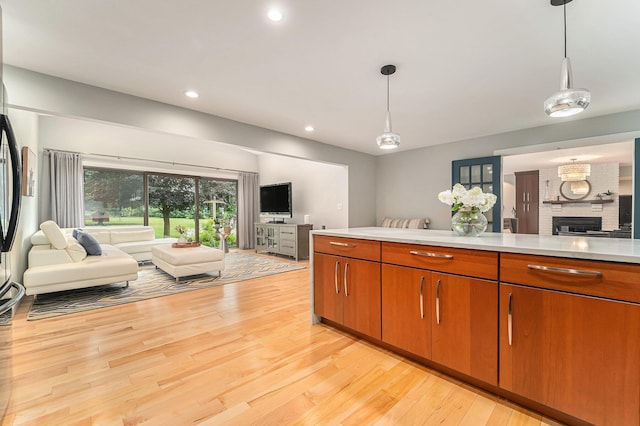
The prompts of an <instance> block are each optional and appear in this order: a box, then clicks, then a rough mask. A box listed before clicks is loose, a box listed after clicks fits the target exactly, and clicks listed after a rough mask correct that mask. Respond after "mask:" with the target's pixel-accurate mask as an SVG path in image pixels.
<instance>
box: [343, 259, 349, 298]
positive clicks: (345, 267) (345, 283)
mask: <svg viewBox="0 0 640 426" xmlns="http://www.w3.org/2000/svg"><path fill="white" fill-rule="evenodd" d="M348 270H349V262H347V263H345V264H344V295H345V296H348V295H349V288H348V287H347V271H348Z"/></svg>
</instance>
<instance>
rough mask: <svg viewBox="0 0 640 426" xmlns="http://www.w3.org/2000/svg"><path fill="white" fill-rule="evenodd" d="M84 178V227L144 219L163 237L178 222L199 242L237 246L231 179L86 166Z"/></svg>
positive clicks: (138, 222) (235, 204) (235, 192)
mask: <svg viewBox="0 0 640 426" xmlns="http://www.w3.org/2000/svg"><path fill="white" fill-rule="evenodd" d="M84 178H85V196H84V199H85V226H94V225H143V224H146V225H149V226H151V227H153V229H154V231H155V235H156V238H162V237H165V236H170V237H179V236H180V234H179V233H178V231H177V230H176V226H178V225H182V226H184V227H185V228H186V230H187V232H186V235H185V237H187V238H193V240H195V241H200V243H202V244H203V245H207V246H211V247H220V245H221V244H220V239H221V238H226V239H227V245H228V246H230V247H234V246H237V238H236V235H237V230H236V226H237V223H238V217H237V214H238V213H237V212H238V201H237V200H238V182H237V181H236V180H228V179H215V178H208V177H199V176H184V175H171V174H160V173H152V172H135V171H126V170H113V169H98V168H90V167H85V169H84ZM145 188H146V189H145Z"/></svg>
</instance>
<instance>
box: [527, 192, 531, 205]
mask: <svg viewBox="0 0 640 426" xmlns="http://www.w3.org/2000/svg"><path fill="white" fill-rule="evenodd" d="M529 201H531V193H530V192H527V203H528V202H529Z"/></svg>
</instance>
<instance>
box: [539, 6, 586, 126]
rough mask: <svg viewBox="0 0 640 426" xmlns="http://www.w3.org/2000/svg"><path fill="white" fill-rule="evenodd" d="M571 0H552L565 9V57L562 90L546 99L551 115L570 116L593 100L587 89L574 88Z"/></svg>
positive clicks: (545, 103) (547, 109) (549, 114)
mask: <svg viewBox="0 0 640 426" xmlns="http://www.w3.org/2000/svg"><path fill="white" fill-rule="evenodd" d="M570 1H571V0H551V5H553V6H562V7H563V10H564V59H562V67H561V70H560V91H559V92H556V93H554V94H553V95H551V96H549V97H548V98H547V100H546V101H544V112H545V113H547V115H548V116H550V117H569V116H572V115H575V114H578V113H580V112H582V111H584V110H585V109H586V108H587V107H588V106H589V103H590V102H591V93H590V92H589V91H588V90H587V89H574V88H573V87H572V85H573V75H572V70H571V60H570V59H569V58H568V57H567V6H566V4H567V3H569V2H570Z"/></svg>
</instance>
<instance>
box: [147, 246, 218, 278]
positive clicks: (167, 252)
mask: <svg viewBox="0 0 640 426" xmlns="http://www.w3.org/2000/svg"><path fill="white" fill-rule="evenodd" d="M151 262H152V263H153V264H154V265H156V268H160V269H162V270H163V271H165V272H166V273H167V274H169V275H171V276H172V277H175V279H176V282H178V281H180V278H181V277H186V276H190V275H199V274H205V273H207V272H213V271H218V277H221V276H222V271H223V270H224V252H223V251H222V250H218V249H215V248H211V247H207V246H197V247H172V246H171V244H162V245H157V246H153V247H152V248H151Z"/></svg>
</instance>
